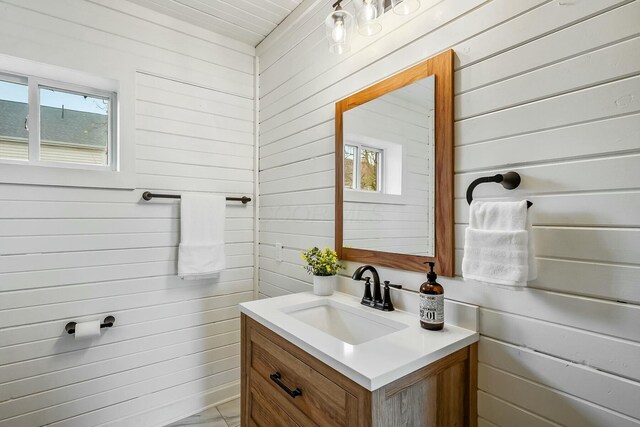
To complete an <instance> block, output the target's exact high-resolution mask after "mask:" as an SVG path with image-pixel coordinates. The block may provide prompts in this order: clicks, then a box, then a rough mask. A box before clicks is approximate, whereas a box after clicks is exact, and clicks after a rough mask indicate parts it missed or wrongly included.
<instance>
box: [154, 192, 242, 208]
mask: <svg viewBox="0 0 640 427" xmlns="http://www.w3.org/2000/svg"><path fill="white" fill-rule="evenodd" d="M142 198H143V199H145V200H147V201H148V200H151V199H153V198H158V199H180V198H181V196H180V195H179V194H155V193H152V192H150V191H145V192H144V193H142ZM227 201H229V202H242V203H243V204H245V205H246V204H247V203H249V202H250V201H251V197H247V196H242V197H227Z"/></svg>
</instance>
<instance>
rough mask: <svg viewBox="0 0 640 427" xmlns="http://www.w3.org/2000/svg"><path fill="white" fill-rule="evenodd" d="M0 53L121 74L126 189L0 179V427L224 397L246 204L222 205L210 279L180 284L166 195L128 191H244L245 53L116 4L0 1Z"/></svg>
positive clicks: (174, 215) (248, 93)
mask: <svg viewBox="0 0 640 427" xmlns="http://www.w3.org/2000/svg"><path fill="white" fill-rule="evenodd" d="M137 16H144V17H145V18H144V19H141V18H137ZM0 53H3V54H7V55H12V56H19V57H24V58H27V59H31V60H35V61H40V62H47V63H51V64H53V65H58V66H63V67H67V68H74V69H78V70H81V71H85V72H89V73H93V74H97V75H101V76H104V77H108V78H113V79H116V80H121V81H123V82H129V81H130V82H134V83H135V84H134V85H129V86H127V85H125V89H123V90H125V91H127V93H123V94H122V95H123V96H124V97H125V98H127V97H128V98H132V99H133V101H132V102H133V103H134V104H135V128H136V129H135V140H126V141H122V142H123V143H125V144H136V169H137V186H136V187H137V188H136V189H135V190H133V191H127V190H124V191H123V190H108V189H89V188H71V187H66V188H65V187H46V186H22V185H8V184H0V426H2V427H9V426H20V427H25V426H39V425H45V424H46V425H50V426H60V427H63V426H64V427H72V426H82V427H86V426H94V425H117V426H129V425H131V426H133V425H135V426H158V425H164V424H165V423H167V422H169V421H173V420H175V419H179V418H182V417H183V416H185V415H188V414H191V413H194V412H197V411H199V410H201V409H202V408H204V407H205V406H207V405H211V404H214V403H218V402H221V401H223V400H225V399H229V398H231V397H234V396H236V395H238V394H239V392H240V387H239V361H240V357H239V345H240V344H239V342H240V336H239V335H240V331H239V328H240V322H239V312H238V309H237V304H238V303H240V302H242V301H247V300H250V299H252V298H253V289H254V283H253V276H254V275H253V264H254V263H253V240H254V238H253V218H254V211H253V203H251V204H249V205H247V206H243V205H242V204H240V203H236V204H233V203H230V204H228V208H227V218H226V233H225V239H226V242H227V247H226V250H227V256H228V258H227V265H228V269H227V270H226V271H225V272H224V273H222V275H221V278H220V280H219V281H213V280H208V281H196V282H191V283H190V282H183V281H181V280H179V279H178V278H177V277H176V257H177V244H178V242H179V205H178V203H177V202H176V201H171V200H154V201H152V202H144V201H141V200H140V198H141V193H142V191H144V190H154V191H156V192H184V191H206V192H213V193H220V194H226V195H234V196H239V195H248V196H251V197H254V177H253V174H254V172H253V169H254V166H253V165H254V160H253V159H254V135H253V131H254V111H253V110H254V93H255V87H254V86H255V85H254V81H255V79H254V54H255V49H254V48H253V47H250V46H247V45H244V44H242V43H239V42H236V41H233V40H230V39H227V38H225V37H222V36H218V35H216V34H214V33H211V32H208V31H205V30H203V29H201V28H198V27H195V26H192V25H190V24H186V23H184V22H180V21H177V20H173V19H171V18H168V17H166V16H163V15H160V14H157V13H155V12H153V11H150V10H147V9H144V8H141V7H139V6H135V5H133V4H131V3H128V2H124V1H118V2H113V1H111V0H60V1H55V2H51V1H49V0H29V1H28V2H24V1H21V0H6V1H4V0H3V1H0ZM0 68H1V64H0ZM129 89H130V90H131V91H129ZM128 111H131V112H133V110H132V109H129V110H128ZM129 119H130V120H131V119H133V117H130V118H129ZM0 167H2V166H0ZM107 314H113V315H114V316H115V317H116V325H115V327H114V328H112V329H110V330H108V331H106V332H104V333H103V335H102V336H101V337H100V338H99V339H96V340H93V341H77V342H76V341H74V340H73V338H72V337H69V336H67V335H66V334H64V333H63V331H64V325H65V324H66V323H67V322H68V321H70V320H76V321H82V320H91V319H99V318H102V317H104V316H105V315H107Z"/></svg>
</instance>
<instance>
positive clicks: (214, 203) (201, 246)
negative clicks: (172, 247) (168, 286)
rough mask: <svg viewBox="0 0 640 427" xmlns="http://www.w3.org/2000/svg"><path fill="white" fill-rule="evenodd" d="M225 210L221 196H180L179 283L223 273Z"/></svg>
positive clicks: (224, 201) (189, 194) (223, 199)
mask: <svg viewBox="0 0 640 427" xmlns="http://www.w3.org/2000/svg"><path fill="white" fill-rule="evenodd" d="M225 209H226V198H225V197H224V196H214V195H211V194H196V193H187V194H183V195H182V200H181V203H180V217H181V218H180V234H181V237H180V250H179V253H178V276H180V277H181V278H182V279H184V280H196V279H207V278H210V277H213V276H215V275H216V274H217V273H219V272H220V271H222V270H224V268H225V254H224V219H225Z"/></svg>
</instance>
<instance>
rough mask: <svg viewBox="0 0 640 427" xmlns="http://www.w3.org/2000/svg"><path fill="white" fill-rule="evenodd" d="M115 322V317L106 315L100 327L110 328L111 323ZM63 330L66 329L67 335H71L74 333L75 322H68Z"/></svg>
mask: <svg viewBox="0 0 640 427" xmlns="http://www.w3.org/2000/svg"><path fill="white" fill-rule="evenodd" d="M114 323H116V318H115V317H113V316H107V317H105V318H104V321H103V322H102V323H101V324H100V329H102V328H110V327H112V326H113V324H114ZM64 330H65V331H67V333H68V334H69V335H73V334H75V333H76V322H69V323H67V324H66V325H65V327H64Z"/></svg>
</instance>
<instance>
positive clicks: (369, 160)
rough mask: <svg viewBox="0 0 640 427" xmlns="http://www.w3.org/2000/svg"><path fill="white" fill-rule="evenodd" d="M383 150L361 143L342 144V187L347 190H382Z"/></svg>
mask: <svg viewBox="0 0 640 427" xmlns="http://www.w3.org/2000/svg"><path fill="white" fill-rule="evenodd" d="M383 152H384V151H383V150H382V149H378V148H372V147H363V146H361V145H353V144H345V145H344V159H343V160H344V169H343V170H344V188H347V189H349V190H360V191H375V192H381V191H382V190H383V187H384V186H383V185H382V183H383V181H382V162H383Z"/></svg>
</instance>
